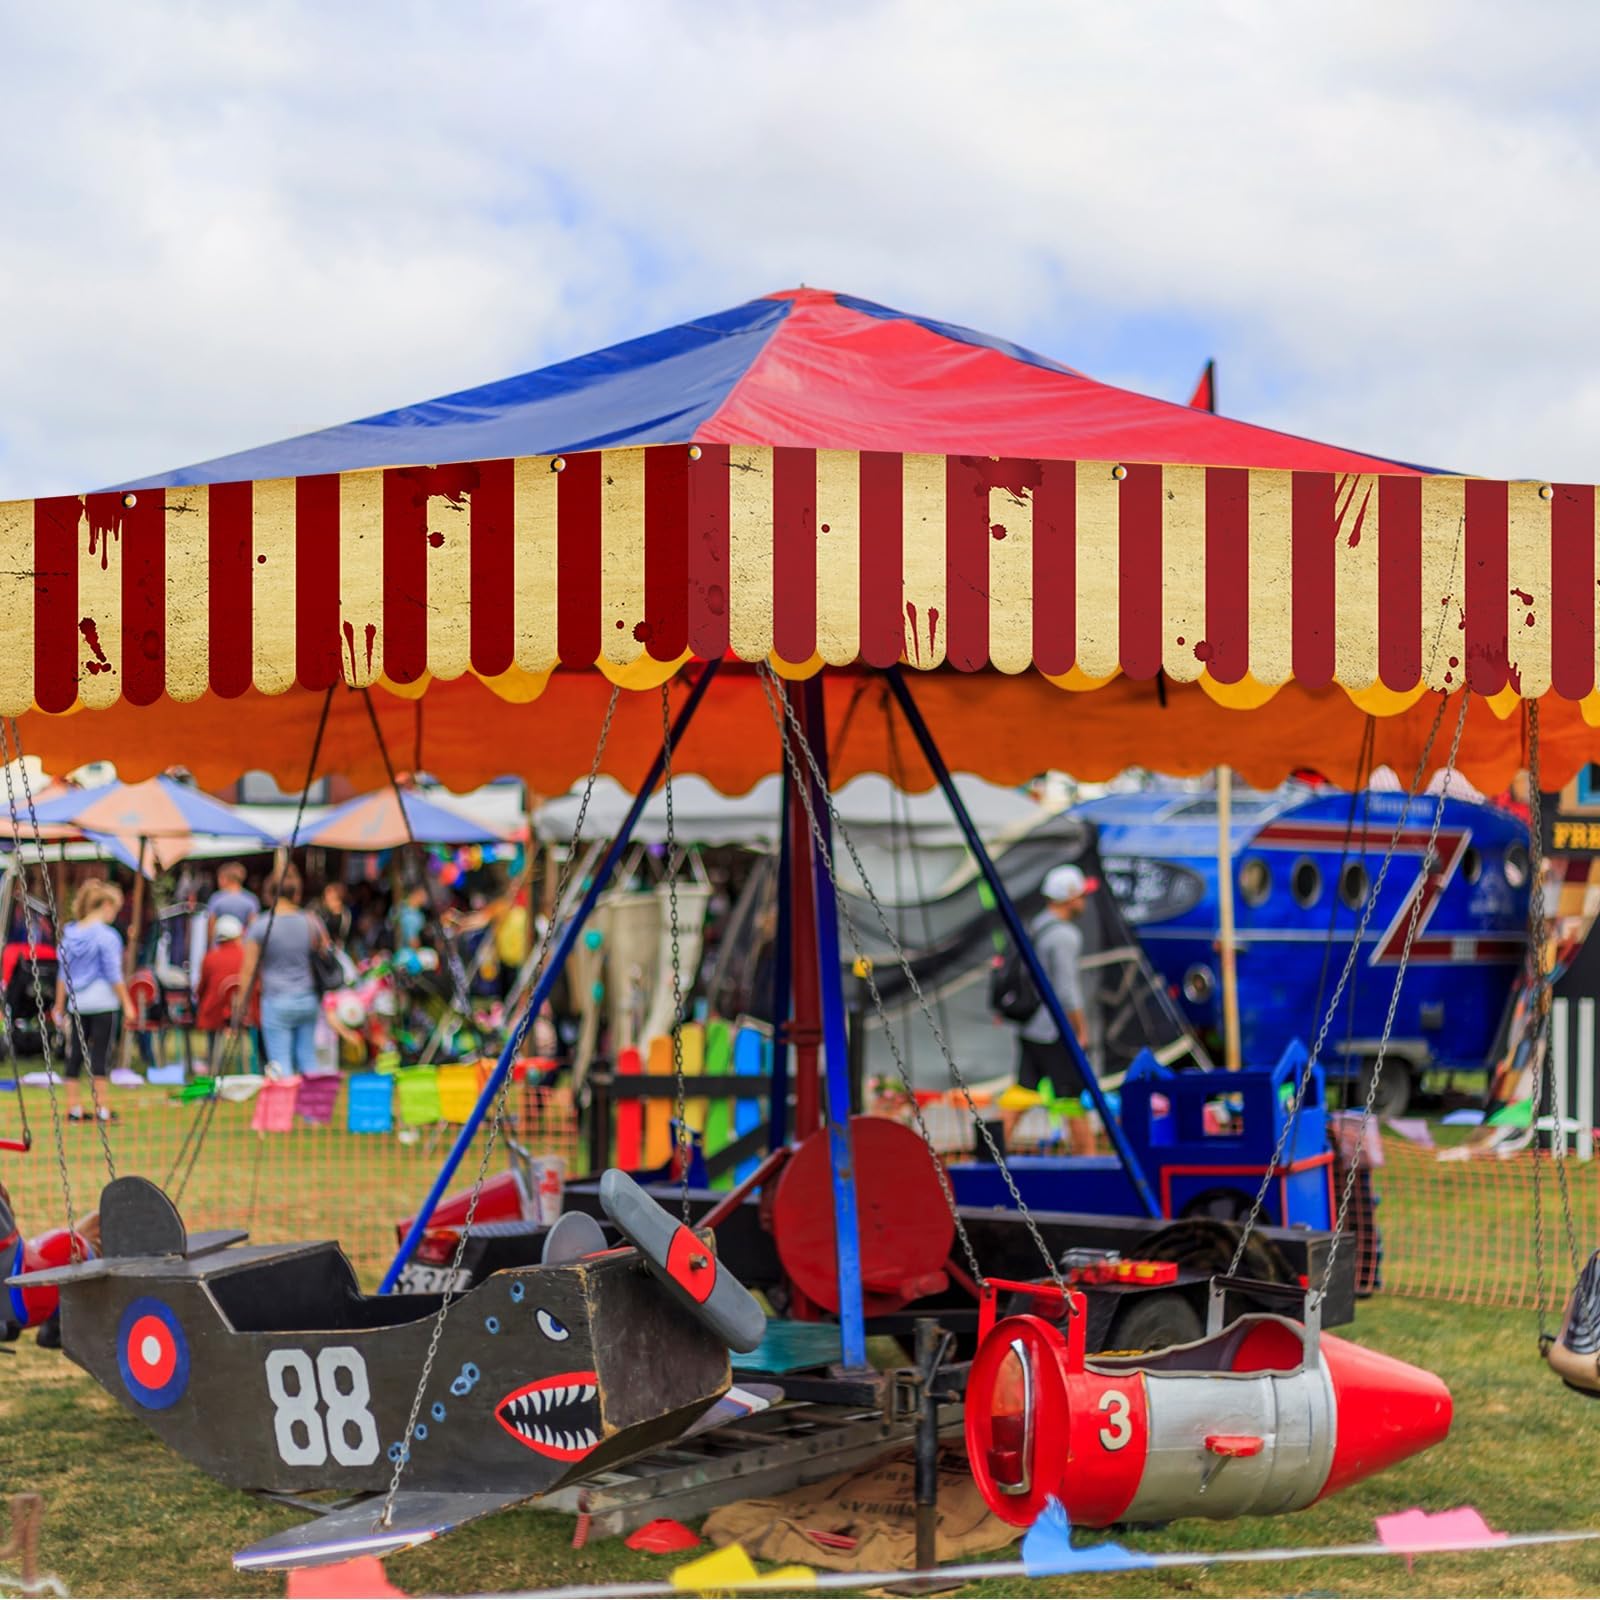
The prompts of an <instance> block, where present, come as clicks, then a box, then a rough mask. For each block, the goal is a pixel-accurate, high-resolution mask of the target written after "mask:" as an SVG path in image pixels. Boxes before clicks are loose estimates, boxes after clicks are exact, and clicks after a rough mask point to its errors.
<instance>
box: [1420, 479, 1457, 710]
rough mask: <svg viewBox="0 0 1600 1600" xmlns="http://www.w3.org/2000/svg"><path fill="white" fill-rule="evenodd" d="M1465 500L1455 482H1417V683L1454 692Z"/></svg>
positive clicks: (1442, 480)
mask: <svg viewBox="0 0 1600 1600" xmlns="http://www.w3.org/2000/svg"><path fill="white" fill-rule="evenodd" d="M1466 500H1467V489H1466V483H1465V482H1464V480H1462V479H1460V478H1424V479H1423V480H1422V679H1423V682H1424V683H1426V684H1427V686H1428V687H1429V688H1430V689H1456V688H1459V687H1460V685H1461V682H1462V679H1463V677H1464V676H1465V673H1464V670H1463V669H1464V662H1463V661H1462V657H1463V655H1464V654H1465V643H1464V641H1465V639H1466V634H1465V633H1464V632H1463V631H1462V628H1461V620H1462V617H1463V616H1464V615H1465V611H1466V593H1465V587H1464V584H1463V581H1462V576H1461V574H1462V570H1463V562H1464V549H1463V546H1464V543H1465V538H1466V534H1465V528H1464V522H1463V518H1464V516H1465V512H1466ZM1452 661H1454V662H1455V665H1454V666H1451V664H1450V663H1451V662H1452Z"/></svg>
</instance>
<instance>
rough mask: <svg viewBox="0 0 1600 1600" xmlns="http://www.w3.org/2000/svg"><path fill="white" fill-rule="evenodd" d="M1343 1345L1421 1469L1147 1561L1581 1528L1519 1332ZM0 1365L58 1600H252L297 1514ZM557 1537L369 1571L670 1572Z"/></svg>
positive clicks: (1550, 1573) (1462, 1314) (11, 1483)
mask: <svg viewBox="0 0 1600 1600" xmlns="http://www.w3.org/2000/svg"><path fill="white" fill-rule="evenodd" d="M1354 1333H1355V1336H1356V1337H1357V1338H1358V1339H1360V1340H1362V1341H1364V1342H1366V1343H1370V1344H1373V1345H1375V1346H1379V1347H1381V1348H1382V1349H1384V1350H1386V1351H1388V1352H1389V1353H1391V1354H1393V1355H1397V1356H1402V1357H1405V1358H1406V1359H1409V1360H1412V1361H1415V1362H1418V1363H1423V1364H1426V1365H1428V1366H1430V1367H1432V1368H1433V1369H1434V1370H1435V1371H1437V1372H1439V1373H1440V1374H1441V1375H1442V1376H1443V1377H1444V1378H1445V1379H1446V1381H1447V1382H1448V1383H1449V1384H1450V1387H1451V1389H1452V1391H1453V1393H1454V1395H1455V1402H1456V1420H1455V1426H1454V1428H1453V1429H1452V1431H1451V1435H1450V1438H1449V1439H1448V1440H1447V1441H1446V1442H1445V1443H1444V1444H1443V1445H1441V1446H1440V1447H1439V1448H1438V1449H1437V1450H1434V1451H1433V1452H1431V1453H1430V1454H1428V1455H1426V1456H1423V1457H1420V1458H1418V1459H1417V1460H1415V1461H1413V1462H1410V1463H1407V1464H1406V1465H1404V1466H1402V1467H1399V1468H1396V1469H1395V1470H1393V1471H1391V1472H1388V1473H1385V1474H1384V1475H1382V1476H1381V1477H1378V1478H1374V1479H1371V1480H1369V1481H1368V1482H1367V1483H1365V1484H1362V1485H1360V1486H1358V1487H1357V1488H1355V1489H1353V1490H1351V1491H1350V1492H1349V1493H1347V1494H1345V1495H1343V1496H1341V1497H1339V1498H1338V1499H1336V1500H1334V1501H1331V1502H1330V1503H1328V1504H1327V1505H1325V1506H1318V1507H1313V1508H1312V1509H1310V1510H1308V1511H1303V1512H1300V1513H1299V1514H1297V1515H1295V1516H1292V1517H1283V1518H1277V1519H1271V1520H1268V1519H1246V1520H1242V1521H1239V1522H1233V1523H1221V1524H1212V1523H1203V1522H1183V1523H1177V1524H1174V1525H1172V1526H1171V1527H1168V1528H1166V1529H1164V1530H1162V1531H1161V1532H1159V1533H1153V1534H1141V1535H1140V1536H1139V1537H1138V1539H1137V1541H1134V1542H1137V1543H1138V1544H1140V1545H1141V1546H1143V1547H1145V1548H1148V1549H1155V1550H1181V1549H1219V1548H1248V1547H1252V1546H1253V1547H1261V1546H1266V1545H1279V1544H1326V1543H1333V1542H1337V1541H1346V1540H1359V1539H1367V1538H1370V1537H1371V1536H1372V1518H1373V1517H1374V1516H1375V1515H1378V1514H1380V1513H1382V1512H1385V1511H1395V1510H1401V1509H1404V1508H1406V1507H1408V1506H1413V1505H1421V1506H1423V1507H1426V1508H1428V1509H1430V1510H1439V1509H1443V1508H1445V1507H1449V1506H1454V1505H1461V1504H1472V1505H1476V1506H1477V1507H1479V1509H1481V1510H1482V1511H1483V1512H1484V1514H1485V1516H1486V1517H1487V1518H1488V1520H1489V1522H1490V1523H1491V1525H1493V1526H1495V1527H1499V1528H1505V1529H1512V1530H1540V1529H1551V1528H1575V1527H1600V1505H1597V1504H1596V1485H1597V1477H1596V1474H1595V1470H1594V1450H1595V1442H1596V1437H1597V1435H1596V1426H1597V1424H1600V1411H1597V1410H1596V1408H1595V1407H1593V1406H1591V1405H1590V1404H1589V1403H1588V1402H1586V1401H1584V1400H1582V1399H1580V1398H1578V1397H1577V1396H1575V1395H1573V1394H1571V1393H1570V1392H1569V1391H1567V1390H1565V1389H1563V1388H1561V1387H1560V1385H1559V1384H1557V1383H1556V1381H1555V1380H1554V1379H1553V1378H1552V1377H1551V1376H1550V1375H1549V1374H1548V1373H1547V1372H1546V1371H1545V1370H1544V1368H1543V1366H1542V1364H1541V1363H1540V1362H1539V1361H1538V1359H1537V1356H1536V1353H1535V1350H1534V1345H1533V1337H1532V1327H1531V1317H1530V1315H1529V1314H1528V1313H1526V1312H1523V1313H1512V1312H1506V1311H1489V1310H1473V1309H1464V1308H1460V1307H1446V1306H1438V1305H1428V1304H1424V1303H1421V1302H1417V1301H1408V1300H1398V1299H1380V1300H1377V1301H1373V1302H1369V1303H1367V1304H1365V1305H1364V1306H1363V1307H1362V1310H1361V1314H1360V1317H1359V1319H1358V1321H1357V1324H1356V1327H1355V1330H1354ZM11 1348H12V1350H13V1351H14V1354H12V1355H0V1487H3V1488H4V1489H5V1490H7V1491H15V1490H19V1489H36V1490H38V1491H40V1492H41V1493H43V1494H44V1496H45V1497H46V1502H47V1511H46V1519H45V1531H44V1559H45V1563H46V1565H47V1567H48V1568H49V1569H50V1570H53V1571H54V1572H56V1573H57V1574H59V1576H60V1577H61V1578H62V1579H63V1581H64V1582H65V1583H66V1584H67V1585H68V1586H69V1588H70V1589H71V1590H72V1592H73V1593H75V1594H85V1595H258V1594H259V1595H271V1594H282V1593H283V1580H282V1578H281V1577H274V1576H272V1575H258V1576H245V1575H242V1574H238V1573H235V1572H234V1571H233V1570H232V1568H231V1566H230V1565H229V1561H228V1557H229V1555H230V1553H231V1552H232V1551H233V1550H235V1549H236V1548H238V1547H239V1546H240V1545H242V1544H245V1543H247V1542H249V1541H250V1540H253V1539H257V1538H261V1537H263V1536H264V1535H266V1534H267V1533H269V1532H271V1531H273V1530H274V1529H276V1528H280V1527H283V1526H286V1525H288V1524H289V1523H290V1522H292V1521H293V1520H295V1517H296V1515H297V1513H294V1512H292V1511H287V1510H284V1509H282V1508H279V1507H275V1506H271V1505H266V1504H263V1503H261V1502H258V1501H256V1500H253V1499H251V1498H249V1497H248V1496H245V1495H242V1494H237V1493H234V1492H232V1491H230V1490H227V1489H223V1488H220V1487H218V1486H217V1485H216V1484H215V1483H213V1482H211V1481H210V1480H209V1479H207V1478H205V1477H203V1476H202V1475H201V1474H200V1473H199V1472H197V1471H195V1470H194V1469H193V1468H191V1467H189V1466H187V1465H185V1464H184V1463H183V1462H181V1461H180V1460H179V1459H178V1458H177V1457H176V1456H174V1455H172V1454H171V1453H170V1452H168V1451H167V1450H165V1449H164V1448H163V1447H162V1446H160V1445H159V1444H157V1443H156V1441H155V1439H154V1438H153V1437H152V1436H151V1435H150V1434H149V1433H148V1432H147V1431H146V1430H145V1429H144V1428H143V1426H141V1424H140V1423H139V1422H138V1421H137V1420H135V1419H134V1418H133V1417H131V1416H129V1415H128V1414H127V1413H125V1412H124V1411H122V1410H121V1409H120V1408H119V1407H118V1406H117V1405H116V1404H115V1403H114V1402H113V1401H112V1400H111V1399H109V1397H107V1396H106V1395H105V1394H103V1393H102V1391H101V1390H100V1389H99V1388H97V1387H96V1386H95V1385H94V1384H93V1383H91V1382H90V1381H89V1380H88V1379H87V1378H86V1377H85V1376H84V1375H83V1374H82V1373H80V1372H79V1371H78V1370H77V1368H75V1367H73V1366H72V1365H70V1363H68V1362H67V1361H65V1360H64V1359H63V1358H62V1357H61V1355H60V1354H59V1353H56V1352H47V1351H41V1350H38V1349H37V1348H36V1347H35V1346H34V1344H33V1342H32V1339H31V1337H26V1338H25V1340H24V1342H23V1343H22V1344H20V1345H17V1346H12V1347H11ZM571 1533H572V1519H571V1518H568V1517H562V1516H554V1515H545V1514H542V1513H536V1512H531V1511H527V1510H519V1511H510V1512H506V1513H503V1514H502V1515H500V1516H498V1517H494V1518H492V1519H491V1520H489V1521H488V1522H485V1523H482V1524H479V1525H477V1526H475V1527H471V1528H468V1529H466V1530H464V1531H463V1532H462V1533H460V1534H457V1535H455V1536H453V1537H451V1538H449V1539H447V1540H444V1541H441V1542H440V1543H439V1544H438V1545H435V1546H430V1547H427V1548H425V1549H421V1550H417V1551H414V1552H411V1553H409V1554H406V1555H403V1556H398V1557H395V1558H394V1559H392V1560H391V1561H390V1562H389V1573H390V1577H391V1578H392V1580H393V1581H394V1582H395V1583H396V1584H397V1585H398V1586H399V1587H401V1588H403V1589H406V1590H407V1591H409V1592H411V1593H416V1594H455V1593H471V1592H481V1591H497V1590H506V1589H518V1588H533V1587H543V1586H551V1587H554V1586H560V1587H573V1586H577V1585H581V1584H584V1583H597V1582H611V1581H620V1580H624V1579H629V1578H642V1577H648V1576H652V1575H665V1574H666V1573H667V1572H668V1571H669V1570H670V1569H671V1566H672V1565H673V1559H672V1558H671V1557H649V1556H638V1555H634V1554H632V1553H631V1552H629V1551H628V1550H626V1549H625V1548H624V1547H623V1546H622V1544H621V1543H620V1541H616V1540H612V1541H608V1542H605V1543H601V1544H597V1545H593V1546H591V1547H589V1548H587V1549H585V1550H581V1551H574V1550H573V1549H571V1547H570V1540H571ZM969 1592H971V1593H985V1592H987V1593H994V1594H1001V1593H1006V1594H1024V1593H1025V1594H1040V1595H1050V1594H1067V1593H1071V1594H1080V1595H1132V1594H1160V1595H1229V1594H1243V1595H1284V1594H1298V1595H1306V1594H1352V1595H1356V1594H1360V1595H1366V1594H1393V1595H1457V1594H1460V1595H1569V1594H1594V1593H1596V1592H1600V1546H1593V1545H1589V1546H1573V1547H1568V1548H1559V1547H1557V1548H1553V1549H1548V1550H1544V1549H1541V1550H1530V1551H1514V1552H1507V1553H1506V1554H1505V1555H1492V1554H1483V1555H1472V1556H1434V1557H1427V1558H1423V1559H1419V1560H1418V1561H1417V1563H1416V1569H1415V1571H1414V1572H1410V1573H1408V1572H1407V1570H1406V1568H1405V1566H1404V1564H1403V1563H1402V1562H1401V1561H1399V1560H1387V1561H1382V1562H1352V1561H1341V1562H1334V1561H1324V1562H1318V1561H1314V1560H1313V1561H1305V1562H1296V1563H1293V1564H1283V1565H1276V1566H1260V1567H1254V1566H1253V1567H1219V1568H1215V1569H1212V1570H1209V1571H1208V1570H1205V1569H1195V1570H1189V1571H1182V1572H1176V1573H1172V1574H1168V1575H1155V1576H1151V1577H1141V1576H1139V1575H1137V1574H1134V1575H1131V1576H1123V1577H1117V1578H1109V1577H1108V1578H1098V1579H1082V1580H1077V1581H1074V1582H1071V1583H1067V1582H1057V1583H1040V1584H1033V1585H1017V1584H1009V1583H1008V1584H1004V1585H993V1586H990V1587H989V1588H988V1589H974V1590H971V1591H969Z"/></svg>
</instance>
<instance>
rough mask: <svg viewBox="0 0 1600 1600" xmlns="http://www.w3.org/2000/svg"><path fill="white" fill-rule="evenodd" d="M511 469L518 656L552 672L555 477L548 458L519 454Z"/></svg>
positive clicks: (525, 665)
mask: <svg viewBox="0 0 1600 1600" xmlns="http://www.w3.org/2000/svg"><path fill="white" fill-rule="evenodd" d="M512 471H513V474H514V478H513V485H512V497H513V503H514V510H513V517H514V520H515V524H516V533H515V536H514V541H513V551H514V555H513V558H512V559H513V563H514V565H513V568H512V584H513V586H514V589H515V601H514V605H515V610H514V614H513V615H514V627H515V639H516V644H515V659H516V663H517V665H518V666H519V667H520V668H521V669H522V670H523V671H524V672H548V671H549V670H550V669H551V668H552V667H553V666H555V664H556V662H557V660H558V659H559V650H558V645H557V633H556V595H557V591H558V589H559V586H560V585H559V579H558V575H557V573H558V566H559V563H558V561H557V541H556V484H557V478H556V474H555V473H554V472H552V471H551V470H550V458H549V457H548V456H522V457H519V458H518V460H517V462H516V463H515V465H514V467H513V468H512Z"/></svg>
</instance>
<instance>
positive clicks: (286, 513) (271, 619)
mask: <svg viewBox="0 0 1600 1600" xmlns="http://www.w3.org/2000/svg"><path fill="white" fill-rule="evenodd" d="M295 519H296V512H295V488H294V479H293V478H269V479H263V480H261V481H259V482H258V483H256V485H255V488H254V493H253V494H252V496H251V503H250V528H251V549H250V556H251V562H250V582H251V591H250V594H251V601H252V605H253V607H254V613H255V616H254V627H253V628H252V630H251V635H250V673H251V677H252V679H253V681H254V683H255V686H256V688H258V689H259V690H260V691H261V692H262V693H263V694H282V693H283V692H284V690H285V689H291V688H293V687H294V679H295V651H296V649H297V648H298V637H297V628H296V625H295V615H294V613H295V572H296V560H297V558H296V555H295ZM263 556H265V557H266V560H265V561H263V560H262V559H261V558H262V557H263ZM357 638H358V639H360V638H361V635H360V634H359V633H358V634H357ZM364 648H365V645H364V641H363V649H364ZM342 649H343V646H342V644H341V650H342Z"/></svg>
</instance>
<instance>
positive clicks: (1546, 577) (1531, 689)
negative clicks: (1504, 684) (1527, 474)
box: [1506, 483, 1550, 700]
mask: <svg viewBox="0 0 1600 1600" xmlns="http://www.w3.org/2000/svg"><path fill="white" fill-rule="evenodd" d="M1507 490H1508V492H1507V495H1506V578H1507V586H1506V587H1507V594H1506V639H1507V643H1508V652H1507V653H1508V655H1509V657H1510V660H1511V669H1512V673H1513V677H1512V683H1513V684H1514V685H1516V686H1518V692H1519V693H1520V694H1521V695H1522V697H1523V699H1525V700H1532V699H1535V698H1536V697H1537V696H1539V695H1542V694H1543V693H1545V691H1546V690H1547V689H1549V687H1550V502H1549V501H1548V500H1541V499H1540V498H1539V485H1538V484H1537V483H1513V484H1509V485H1508V486H1507ZM1519 590H1520V591H1521V592H1520V593H1517V592H1516V591H1519ZM1523 595H1526V596H1527V599H1526V600H1524V599H1523V598H1522V596H1523ZM1529 617H1532V618H1533V621H1532V622H1531V623H1530V622H1529V621H1528V619H1529Z"/></svg>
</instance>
